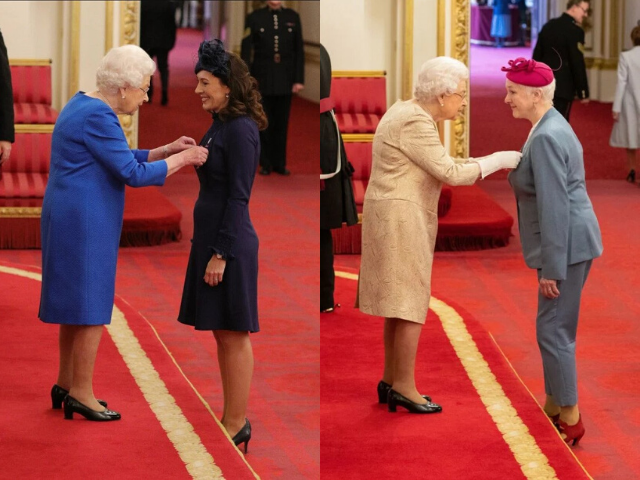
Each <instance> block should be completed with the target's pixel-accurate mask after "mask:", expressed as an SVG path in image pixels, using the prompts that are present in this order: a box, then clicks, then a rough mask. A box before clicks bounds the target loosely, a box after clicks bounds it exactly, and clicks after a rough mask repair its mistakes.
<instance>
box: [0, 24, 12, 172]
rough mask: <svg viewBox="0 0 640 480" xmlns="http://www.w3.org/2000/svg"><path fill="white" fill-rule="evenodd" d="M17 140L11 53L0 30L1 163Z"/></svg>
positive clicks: (7, 156) (5, 159)
mask: <svg viewBox="0 0 640 480" xmlns="http://www.w3.org/2000/svg"><path fill="white" fill-rule="evenodd" d="M14 141H15V131H14V127H13V89H12V87H11V69H10V68H9V55H8V54H7V47H6V46H5V44H4V37H3V36H2V32H1V31H0V165H2V164H3V163H4V162H6V161H7V160H9V156H10V155H11V144H12V143H13V142H14Z"/></svg>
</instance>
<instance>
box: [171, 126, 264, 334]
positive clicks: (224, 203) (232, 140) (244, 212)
mask: <svg viewBox="0 0 640 480" xmlns="http://www.w3.org/2000/svg"><path fill="white" fill-rule="evenodd" d="M213 118H214V121H213V125H211V128H210V129H209V131H208V132H207V133H206V135H205V136H204V138H203V139H202V141H201V142H200V144H201V145H203V146H205V147H207V148H208V149H209V156H208V158H207V162H206V163H205V164H204V165H203V166H202V167H200V168H199V169H197V170H196V172H197V174H198V180H199V181H200V194H199V195H198V200H197V201H196V204H195V207H194V209H193V239H192V240H191V243H192V245H191V253H190V255H189V264H188V266H187V274H186V278H185V282H184V290H183V293H182V303H181V305H180V314H179V316H178V321H179V322H181V323H184V324H186V325H192V326H194V327H195V328H196V330H236V331H245V332H257V331H259V330H260V328H259V326H258V236H257V235H256V232H255V230H254V228H253V224H252V223H251V219H250V218H249V198H250V196H251V187H252V186H253V180H254V178H255V173H256V169H257V168H258V163H259V160H260V136H259V134H258V127H257V125H256V123H255V122H254V121H253V120H251V119H250V118H249V117H238V118H234V119H231V120H227V121H225V122H223V121H222V120H220V119H219V118H218V116H217V115H214V117H213ZM216 253H217V254H221V255H223V257H224V258H225V259H226V261H227V263H226V266H225V270H224V273H223V277H222V282H221V283H219V284H218V285H216V286H214V287H211V286H209V285H208V284H207V283H205V281H204V274H205V270H206V268H207V264H208V263H209V260H211V257H212V256H213V255H215V254H216Z"/></svg>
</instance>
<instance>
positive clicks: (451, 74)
mask: <svg viewBox="0 0 640 480" xmlns="http://www.w3.org/2000/svg"><path fill="white" fill-rule="evenodd" d="M468 78H469V69H468V68H467V66H466V65H465V64H464V63H462V62H461V61H459V60H456V59H454V58H450V57H436V58H432V59H431V60H427V61H426V62H424V63H423V64H422V67H421V68H420V73H419V74H418V81H417V83H416V87H415V89H414V91H413V95H414V96H415V97H416V98H417V99H418V100H420V101H429V100H431V99H433V98H435V97H437V96H438V95H451V94H452V93H454V92H455V91H456V90H458V84H459V83H460V80H467V79H468Z"/></svg>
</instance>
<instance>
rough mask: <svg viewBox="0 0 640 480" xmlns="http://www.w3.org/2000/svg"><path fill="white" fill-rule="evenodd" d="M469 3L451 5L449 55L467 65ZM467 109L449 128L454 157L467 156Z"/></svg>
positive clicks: (456, 1)
mask: <svg viewBox="0 0 640 480" xmlns="http://www.w3.org/2000/svg"><path fill="white" fill-rule="evenodd" d="M470 16H471V5H470V2H469V0H454V2H453V3H452V6H451V20H452V23H451V35H452V37H451V50H452V51H451V54H450V55H451V56H452V57H453V58H455V59H457V60H460V61H461V62H462V63H464V64H465V65H466V66H467V67H468V66H469V25H470ZM469 109H470V106H469V105H467V108H466V109H465V112H464V115H463V116H461V117H460V118H458V119H456V120H454V122H453V128H452V129H451V136H450V138H451V148H450V149H449V151H450V152H451V153H450V154H451V155H452V156H454V157H461V158H466V157H468V156H469Z"/></svg>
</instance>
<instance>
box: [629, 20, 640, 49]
mask: <svg viewBox="0 0 640 480" xmlns="http://www.w3.org/2000/svg"><path fill="white" fill-rule="evenodd" d="M631 41H632V42H633V45H634V46H636V47H637V46H638V45H640V22H638V25H637V26H635V27H633V30H631Z"/></svg>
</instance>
